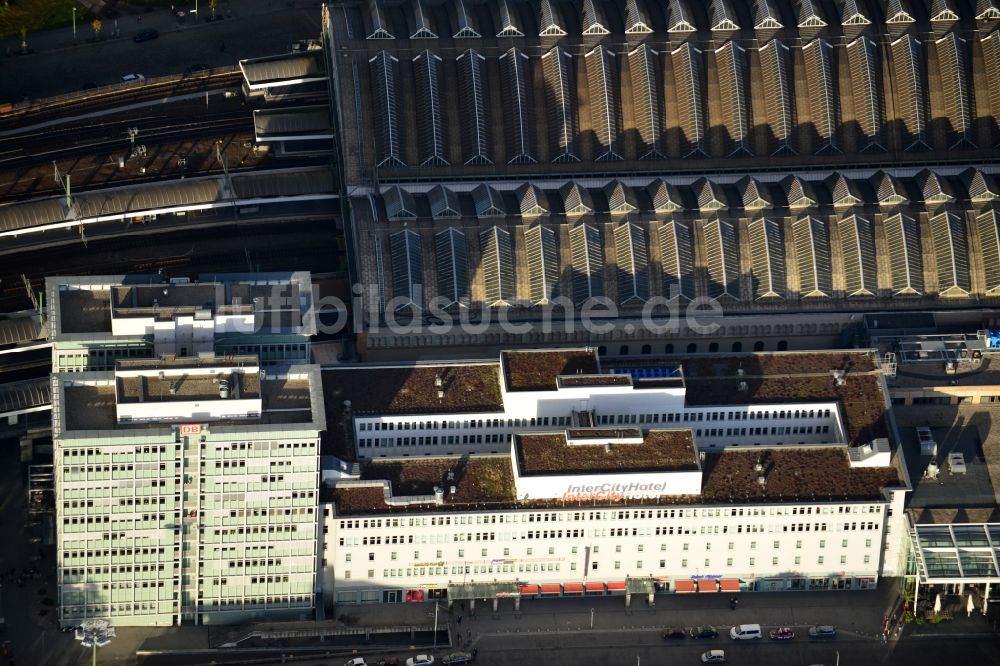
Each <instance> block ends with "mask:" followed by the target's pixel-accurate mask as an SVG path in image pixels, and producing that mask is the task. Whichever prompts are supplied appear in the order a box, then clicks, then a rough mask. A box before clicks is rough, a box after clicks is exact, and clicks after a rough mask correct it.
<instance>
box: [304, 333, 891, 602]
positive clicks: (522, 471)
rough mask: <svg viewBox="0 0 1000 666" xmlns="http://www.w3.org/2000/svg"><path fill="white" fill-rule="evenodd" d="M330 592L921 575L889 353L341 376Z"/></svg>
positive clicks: (458, 592)
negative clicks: (910, 561)
mask: <svg viewBox="0 0 1000 666" xmlns="http://www.w3.org/2000/svg"><path fill="white" fill-rule="evenodd" d="M323 383H324V395H325V398H326V405H327V422H328V426H329V433H328V434H329V437H330V441H329V445H330V446H331V447H332V450H333V451H335V452H336V454H337V456H338V458H339V459H340V460H347V459H351V460H356V463H355V464H352V465H347V464H346V463H345V464H342V465H340V466H339V469H335V468H334V467H331V468H330V469H327V468H326V466H324V486H323V488H322V497H321V502H322V503H323V512H322V515H323V521H324V526H323V530H322V532H323V537H322V538H323V540H324V542H323V544H322V555H321V563H322V584H323V590H324V596H325V599H324V601H325V603H326V604H327V605H330V604H344V603H379V602H383V603H392V602H400V601H414V600H423V599H426V598H441V597H447V598H449V599H451V600H457V599H468V600H476V599H478V600H480V602H482V601H483V600H489V601H490V602H491V603H494V604H497V603H499V601H498V600H499V599H501V598H513V599H514V603H515V604H517V603H520V599H521V598H524V597H535V596H560V595H562V596H580V595H605V594H621V595H624V596H625V597H626V599H627V600H628V601H629V602H631V600H632V597H633V596H634V595H641V596H642V598H643V599H648V600H650V601H652V599H653V597H652V595H653V594H654V593H656V592H668V591H669V592H699V593H704V592H716V591H733V592H735V591H738V590H859V589H867V588H871V587H873V586H874V585H875V584H876V582H877V581H878V578H879V576H895V575H901V574H902V573H903V569H904V568H905V564H906V544H907V529H906V523H905V518H904V511H903V505H904V500H905V497H906V493H907V492H908V491H909V489H910V487H911V486H910V483H909V480H908V476H907V474H906V468H905V464H904V461H903V459H902V451H901V450H900V448H899V447H898V445H897V443H898V442H899V437H898V434H897V432H896V427H895V425H894V422H893V419H892V414H891V411H890V408H889V403H888V400H887V393H886V388H885V381H884V377H883V371H882V369H881V368H880V367H879V362H878V359H877V357H876V356H875V355H874V354H870V353H866V352H854V351H850V352H845V351H838V352H829V353H825V352H821V353H814V352H810V353H779V354H744V355H712V356H702V357H691V358H688V359H685V360H683V361H677V360H674V361H673V362H668V361H666V360H664V359H662V358H661V359H655V358H644V359H642V360H638V359H637V360H617V361H607V360H604V359H600V358H599V357H598V356H597V355H596V353H595V351H594V350H591V349H570V350H543V351H509V352H504V353H502V354H501V356H500V359H499V363H497V362H496V361H489V362H465V363H449V364H420V365H407V366H365V367H355V368H344V369H333V370H326V371H324V374H323Z"/></svg>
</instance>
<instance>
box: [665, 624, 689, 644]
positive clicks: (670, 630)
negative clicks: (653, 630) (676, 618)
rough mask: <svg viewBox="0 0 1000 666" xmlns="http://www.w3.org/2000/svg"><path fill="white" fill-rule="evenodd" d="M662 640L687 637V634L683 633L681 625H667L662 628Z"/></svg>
mask: <svg viewBox="0 0 1000 666" xmlns="http://www.w3.org/2000/svg"><path fill="white" fill-rule="evenodd" d="M661 635H662V636H663V640H665V641H669V640H672V639H675V638H687V634H686V633H684V629H683V628H681V627H667V628H666V629H664V630H663V634H661Z"/></svg>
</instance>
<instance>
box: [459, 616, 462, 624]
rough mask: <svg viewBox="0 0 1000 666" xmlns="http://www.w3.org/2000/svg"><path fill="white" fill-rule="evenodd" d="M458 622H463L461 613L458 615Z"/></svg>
mask: <svg viewBox="0 0 1000 666" xmlns="http://www.w3.org/2000/svg"><path fill="white" fill-rule="evenodd" d="M458 623H459V624H462V616H461V615H459V616H458Z"/></svg>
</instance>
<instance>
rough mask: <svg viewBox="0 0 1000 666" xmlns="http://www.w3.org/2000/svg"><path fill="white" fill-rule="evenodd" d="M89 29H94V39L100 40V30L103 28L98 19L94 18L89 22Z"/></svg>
mask: <svg viewBox="0 0 1000 666" xmlns="http://www.w3.org/2000/svg"><path fill="white" fill-rule="evenodd" d="M90 27H91V28H93V29H94V39H100V38H101V28H103V27H104V23H103V22H102V21H101V19H99V18H95V19H94V20H93V21H91V22H90Z"/></svg>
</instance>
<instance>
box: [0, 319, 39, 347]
mask: <svg viewBox="0 0 1000 666" xmlns="http://www.w3.org/2000/svg"><path fill="white" fill-rule="evenodd" d="M41 330H42V327H41V326H40V325H39V323H38V317H35V316H29V317H11V318H7V319H0V345H15V344H18V343H19V342H30V341H31V340H34V339H36V338H37V337H38V336H39V334H40V333H41Z"/></svg>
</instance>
